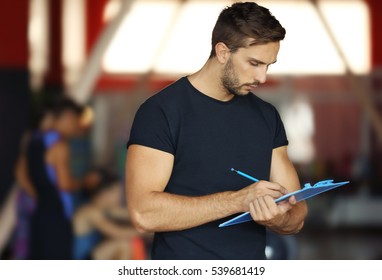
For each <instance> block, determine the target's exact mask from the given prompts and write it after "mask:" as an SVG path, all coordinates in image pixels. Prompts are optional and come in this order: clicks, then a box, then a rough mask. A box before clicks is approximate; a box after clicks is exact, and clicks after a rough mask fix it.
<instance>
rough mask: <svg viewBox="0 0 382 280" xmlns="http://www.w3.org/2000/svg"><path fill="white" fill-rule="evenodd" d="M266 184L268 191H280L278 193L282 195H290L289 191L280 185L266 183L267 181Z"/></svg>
mask: <svg viewBox="0 0 382 280" xmlns="http://www.w3.org/2000/svg"><path fill="white" fill-rule="evenodd" d="M265 183H266V186H267V188H268V189H272V190H274V191H278V192H280V193H282V194H283V195H284V194H287V193H288V190H287V189H286V188H284V187H283V186H281V185H280V184H278V183H271V182H266V181H265Z"/></svg>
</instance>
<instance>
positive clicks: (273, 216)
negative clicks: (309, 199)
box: [250, 146, 308, 234]
mask: <svg viewBox="0 0 382 280" xmlns="http://www.w3.org/2000/svg"><path fill="white" fill-rule="evenodd" d="M270 181H271V182H274V183H277V184H280V185H282V186H284V187H285V188H286V189H287V190H288V192H294V191H296V190H298V189H300V182H299V179H298V176H297V173H296V170H295V168H294V166H293V164H292V163H291V162H290V160H289V158H288V154H287V148H286V147H285V146H284V147H280V148H276V149H274V150H273V153H272V164H271V174H270ZM250 211H251V214H252V217H253V218H254V220H255V221H256V222H258V223H260V224H263V225H265V226H267V227H268V228H270V229H271V230H273V231H275V232H277V233H280V234H292V233H297V232H298V231H299V230H301V228H302V227H303V225H304V219H305V217H306V215H307V212H308V209H307V205H306V202H305V201H302V202H299V203H297V204H296V201H295V199H294V197H291V198H290V199H289V200H288V201H285V202H282V203H279V204H276V203H275V202H274V199H273V198H271V197H269V196H264V197H261V198H258V199H257V200H255V201H253V202H251V203H250Z"/></svg>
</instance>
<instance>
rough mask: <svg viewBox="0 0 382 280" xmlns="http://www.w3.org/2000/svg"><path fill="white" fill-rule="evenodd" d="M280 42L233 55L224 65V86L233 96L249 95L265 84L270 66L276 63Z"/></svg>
mask: <svg viewBox="0 0 382 280" xmlns="http://www.w3.org/2000/svg"><path fill="white" fill-rule="evenodd" d="M279 48H280V43H279V42H272V43H267V44H263V45H253V46H250V47H248V48H240V49H238V50H237V51H236V52H234V53H231V54H230V57H229V59H228V60H227V62H226V64H225V65H224V69H223V74H222V77H221V82H222V85H223V86H224V87H225V88H226V89H227V90H228V91H229V92H230V93H231V94H233V95H238V96H240V95H247V94H248V93H249V92H252V91H254V90H255V88H256V87H257V86H258V85H259V84H262V83H265V81H266V76H267V70H268V66H269V65H271V64H273V63H275V62H276V59H277V53H278V51H279Z"/></svg>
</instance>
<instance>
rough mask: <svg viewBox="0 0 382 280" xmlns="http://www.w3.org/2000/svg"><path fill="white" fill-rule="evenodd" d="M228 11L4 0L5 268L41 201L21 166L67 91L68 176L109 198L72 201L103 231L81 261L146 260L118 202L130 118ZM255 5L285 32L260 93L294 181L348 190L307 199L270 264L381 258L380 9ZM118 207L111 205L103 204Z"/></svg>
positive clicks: (1, 243) (200, 59)
mask: <svg viewBox="0 0 382 280" xmlns="http://www.w3.org/2000/svg"><path fill="white" fill-rule="evenodd" d="M233 2H235V1H223V0H203V1H202V0H155V1H154V0H135V1H134V0H17V1H12V0H0V257H1V258H2V259H25V258H27V256H28V254H27V250H28V248H27V247H28V246H27V244H28V219H29V218H28V217H30V215H31V213H33V208H34V203H35V202H34V199H33V198H32V197H31V196H30V195H28V192H27V191H26V190H25V187H23V183H22V182H20V179H18V178H16V177H17V176H15V170H16V167H17V165H18V160H19V158H20V154H22V151H23V139H25V135H26V133H27V132H28V131H31V130H32V129H33V127H36V125H37V124H39V122H40V121H41V118H40V119H39V116H41V115H42V112H43V110H44V106H45V103H46V100H50V99H52V98H54V97H55V96H59V95H62V94H66V95H68V96H70V97H71V98H73V99H74V100H76V101H77V102H78V103H80V104H83V105H86V106H87V110H86V112H87V113H86V117H85V118H86V120H87V123H88V125H89V129H88V130H87V131H86V133H82V134H81V135H80V136H78V137H74V138H73V139H71V140H70V154H71V156H70V168H71V172H72V174H73V176H74V177H76V178H81V177H83V176H85V175H86V174H87V173H88V172H89V171H90V170H93V171H94V170H96V171H95V172H98V174H99V177H102V180H99V181H97V183H98V184H99V185H103V186H102V188H101V189H102V190H103V192H101V196H98V200H103V201H104V202H103V203H101V204H100V203H98V202H97V203H98V204H97V203H95V202H94V200H93V198H92V197H91V196H89V195H88V194H86V193H85V194H84V193H78V192H77V193H75V194H73V195H74V196H75V197H77V198H78V197H79V198H78V199H77V200H76V204H75V205H76V213H77V215H74V216H73V224H74V225H75V226H74V227H75V228H76V232H77V233H78V234H81V232H83V227H81V225H82V226H83V224H86V225H89V224H92V225H94V228H93V229H92V232H98V233H99V237H98V238H95V239H93V243H92V246H91V248H90V249H89V251H88V255H87V256H85V257H84V258H91V259H145V258H148V257H149V253H148V251H149V248H150V243H151V240H152V236H151V235H146V236H141V235H139V234H138V233H136V232H135V231H134V230H133V229H132V227H131V225H130V222H129V218H128V214H126V212H125V210H124V207H123V206H124V198H123V196H124V195H123V181H124V163H125V155H126V143H127V140H128V137H129V132H130V127H131V124H132V121H133V118H134V114H135V112H136V110H137V108H138V106H139V105H140V104H141V103H142V102H143V101H144V100H145V99H147V98H148V97H150V96H151V95H153V94H155V93H156V92H157V91H158V90H160V89H161V88H163V87H164V86H166V85H168V84H170V83H172V82H173V81H175V80H177V79H178V78H180V77H182V76H184V75H187V74H190V73H192V72H193V71H196V70H198V69H199V68H200V67H201V66H202V65H203V64H204V62H205V60H206V59H207V58H208V56H209V52H210V48H211V46H210V37H211V32H212V28H213V26H214V23H215V21H216V19H217V16H218V14H219V12H220V11H221V10H222V9H223V8H224V7H225V6H227V5H230V4H232V3H233ZM256 2H257V3H258V4H260V5H264V6H266V7H267V8H269V9H270V10H271V12H272V13H273V14H274V15H275V16H276V17H277V19H278V20H279V21H280V22H281V24H282V25H283V26H284V27H285V28H286V30H287V35H286V38H285V40H284V41H282V43H281V50H280V53H279V57H278V62H277V64H276V65H274V66H272V67H271V68H270V70H269V75H270V76H269V78H268V82H267V83H266V84H265V85H262V86H261V87H260V88H259V89H258V91H257V92H256V94H258V95H260V96H261V97H262V98H264V99H266V100H268V101H270V102H271V103H273V104H274V105H275V106H276V107H277V108H278V109H279V111H280V113H281V115H282V118H283V121H284V124H285V127H286V130H287V134H288V138H289V141H290V145H289V147H288V149H289V154H290V157H291V159H292V160H293V162H294V163H295V165H296V167H297V169H298V172H299V174H300V180H301V183H302V184H303V183H308V182H311V183H315V182H317V181H319V180H323V179H334V180H336V181H340V180H350V181H351V184H350V185H347V186H345V187H342V188H340V189H338V190H334V191H331V192H329V193H326V194H323V195H321V196H320V197H317V198H315V199H311V200H309V201H308V205H309V210H310V211H309V216H308V218H307V220H306V223H305V227H304V229H303V230H302V232H300V233H299V234H298V235H297V236H293V237H280V236H275V235H269V239H268V243H269V244H268V246H267V252H266V253H267V256H268V257H269V258H281V259H283V258H290V259H381V258H382V113H381V112H382V33H381V31H380V29H379V27H380V26H382V18H381V17H380V15H378V12H380V11H381V10H382V2H381V1H377V0H364V1H362V0H319V1H309V0H306V1H305V0H299V1H297V0H295V1H289V0H283V1H277V0H269V1H265V0H264V1H256ZM95 167H96V169H95ZM106 185H107V186H106ZM105 186H106V187H105ZM105 190H108V191H110V192H107V191H105ZM106 193H108V194H109V195H106ZM97 194H98V195H99V193H97ZM102 195H103V196H102ZM113 195H114V196H117V199H115V200H113V199H112V197H113ZM100 197H101V198H100ZM102 197H103V198H102ZM105 201H106V202H105ZM112 201H115V205H114V206H115V207H113V205H112V206H110V205H109V206H110V207H106V206H105V205H107V203H109V204H110V202H112ZM89 205H91V206H92V207H90V208H91V209H93V210H94V209H98V208H97V207H98V206H99V205H102V207H101V208H102V210H100V211H104V210H105V207H106V208H107V215H103V216H102V217H103V218H102V219H101V221H100V220H97V222H94V221H93V220H91V221H92V222H89V220H87V219H92V218H88V216H87V214H86V213H87V212H86V211H84V210H83V209H84V207H85V209H87V208H86V206H89ZM94 205H96V206H94ZM88 208H89V207H88ZM95 211H98V210H95ZM83 213H85V214H83ZM97 213H98V212H97ZM102 213H103V212H102ZM92 215H93V214H91V215H90V217H93V216H92ZM78 224H79V226H78ZM105 225H106V226H105ZM77 227H78V228H77ZM105 227H106V228H110V227H113V229H114V231H113V232H109V231H108V230H107V229H106V230H105ZM85 231H86V230H85ZM57 242H59V241H57Z"/></svg>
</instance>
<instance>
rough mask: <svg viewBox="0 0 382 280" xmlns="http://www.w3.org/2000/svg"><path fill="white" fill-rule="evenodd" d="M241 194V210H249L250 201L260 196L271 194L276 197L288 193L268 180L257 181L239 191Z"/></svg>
mask: <svg viewBox="0 0 382 280" xmlns="http://www.w3.org/2000/svg"><path fill="white" fill-rule="evenodd" d="M239 192H240V193H241V194H242V195H243V196H244V199H243V204H242V207H243V209H242V212H247V211H249V205H250V203H251V202H253V201H254V200H256V199H257V198H259V197H262V196H267V195H269V196H271V197H272V198H274V199H277V198H279V197H281V196H283V195H286V194H287V193H288V190H287V189H286V188H284V187H283V186H281V185H280V184H277V183H271V182H268V181H259V182H256V183H254V184H252V185H249V186H248V187H245V188H244V189H241V190H240V191H239Z"/></svg>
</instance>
